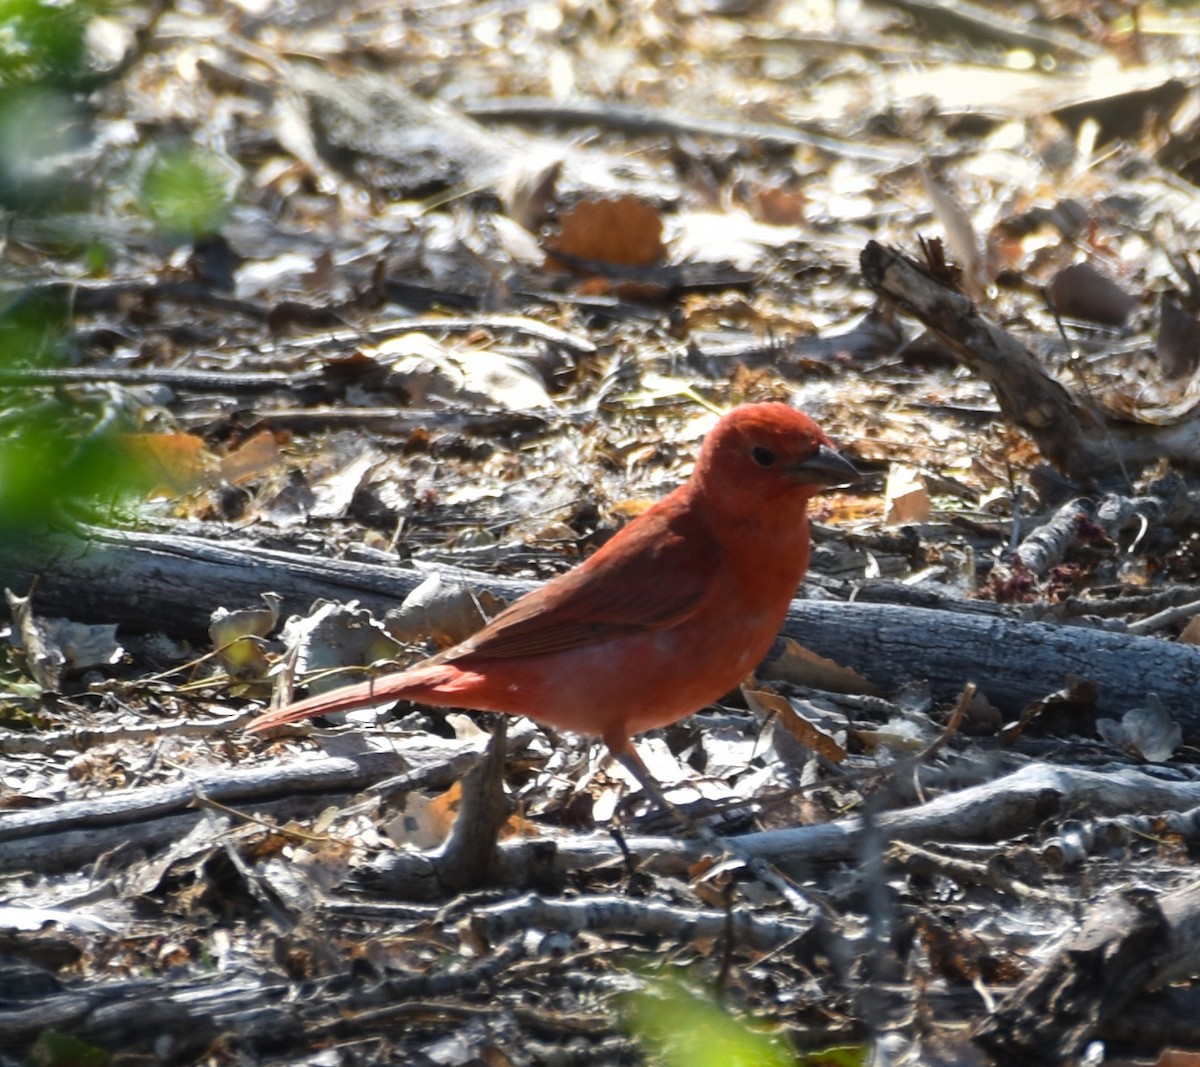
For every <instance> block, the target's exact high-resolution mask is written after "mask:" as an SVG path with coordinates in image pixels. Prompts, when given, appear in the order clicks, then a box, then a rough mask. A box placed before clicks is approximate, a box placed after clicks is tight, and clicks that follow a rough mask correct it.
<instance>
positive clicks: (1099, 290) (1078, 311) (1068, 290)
mask: <svg viewBox="0 0 1200 1067" xmlns="http://www.w3.org/2000/svg"><path fill="white" fill-rule="evenodd" d="M1046 295H1047V296H1048V297H1049V299H1050V305H1051V307H1053V308H1054V310H1055V311H1056V312H1057V313H1058V314H1059V315H1062V316H1063V317H1064V318H1068V319H1083V320H1084V321H1085V322H1098V323H1101V324H1102V325H1105V326H1123V325H1124V324H1125V322H1126V320H1127V319H1128V318H1129V317H1130V316H1131V315H1132V314H1133V313H1134V312H1135V311H1137V309H1138V302H1137V301H1136V300H1134V298H1133V297H1132V296H1130V295H1129V294H1128V293H1127V292H1125V290H1124V289H1122V288H1121V287H1120V286H1119V285H1117V283H1116V282H1114V281H1113V280H1112V279H1111V278H1108V277H1106V276H1105V275H1103V274H1101V273H1100V272H1099V271H1098V270H1097V269H1096V268H1095V267H1093V266H1092V265H1091V264H1090V263H1076V264H1074V265H1073V266H1070V267H1066V268H1065V269H1063V270H1060V271H1059V272H1058V273H1057V274H1056V275H1055V276H1054V278H1053V279H1052V280H1051V282H1050V284H1049V285H1048V286H1047V287H1046Z"/></svg>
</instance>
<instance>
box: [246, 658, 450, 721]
mask: <svg viewBox="0 0 1200 1067" xmlns="http://www.w3.org/2000/svg"><path fill="white" fill-rule="evenodd" d="M428 674H429V671H428V669H426V670H421V669H420V668H418V669H417V670H413V671H402V672H400V673H399V674H386V675H384V676H383V677H382V678H372V679H370V680H368V681H365V682H359V683H357V684H356V685H347V686H342V687H341V688H340V689H334V690H332V691H331V692H328V693H319V694H318V695H317V696H312V697H307V698H306V699H304V700H297V701H296V702H295V703H293V704H288V705H286V706H285V707H282V708H276V709H275V710H274V711H268V712H266V713H265V714H263V715H260V716H259V717H258V718H257V719H254V720H253V721H252V722H251V723H250V724H249V725H248V726H247V727H246V732H247V733H251V734H256V733H259V732H261V731H262V730H270V729H271V728H272V727H275V726H282V725H283V724H284V723H288V722H297V721H298V720H300V719H310V718H312V717H313V716H314V715H326V714H328V713H329V712H332V711H358V710H359V709H361V708H371V707H376V706H378V705H382V704H391V703H394V702H395V701H397V700H422V699H424V700H429V698H430V697H431V695H433V694H431V690H430V683H431V682H432V681H433V679H431V678H429V677H427V675H428Z"/></svg>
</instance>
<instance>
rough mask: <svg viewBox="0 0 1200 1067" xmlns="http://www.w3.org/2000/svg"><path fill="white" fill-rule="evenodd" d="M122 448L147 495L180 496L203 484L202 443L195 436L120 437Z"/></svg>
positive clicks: (168, 434) (126, 435) (145, 434)
mask: <svg viewBox="0 0 1200 1067" xmlns="http://www.w3.org/2000/svg"><path fill="white" fill-rule="evenodd" d="M121 446H122V447H123V448H124V449H125V452H126V454H127V455H128V456H129V460H130V463H131V464H133V468H134V471H135V478H136V481H137V482H138V484H139V485H145V486H146V488H147V490H148V495H160V496H161V495H168V496H182V495H183V494H184V493H187V492H190V491H191V490H192V489H195V488H196V486H198V485H199V484H200V483H201V482H202V481H203V480H204V469H205V451H204V441H203V440H201V439H200V438H199V437H196V436H195V435H194V434H190V433H130V434H122V435H121Z"/></svg>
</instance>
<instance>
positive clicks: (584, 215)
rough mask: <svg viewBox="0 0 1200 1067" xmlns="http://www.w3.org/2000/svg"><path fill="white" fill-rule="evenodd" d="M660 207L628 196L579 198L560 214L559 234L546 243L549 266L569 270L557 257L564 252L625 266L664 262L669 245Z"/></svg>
mask: <svg viewBox="0 0 1200 1067" xmlns="http://www.w3.org/2000/svg"><path fill="white" fill-rule="evenodd" d="M662 231H663V224H662V218H661V216H660V215H659V213H658V210H657V208H654V207H651V206H650V205H649V204H647V203H646V202H645V201H643V200H641V199H640V198H638V197H636V196H633V195H628V196H623V197H621V198H620V199H618V200H580V201H579V203H577V204H576V205H575V206H574V207H573V208H572V209H571V210H570V211H568V212H566V213H565V214H564V215H562V216H560V218H559V224H558V234H557V235H555V236H553V237H551V238H550V239H548V240H547V242H546V249H547V251H548V252H549V253H550V255H549V256H548V257H547V259H546V266H547V267H548V268H550V269H556V270H567V269H569V268H568V267H567V266H566V265H564V264H563V263H561V262H560V261H559V260H556V259H555V258H554V255H553V253H555V252H563V253H565V254H566V255H569V256H574V257H576V258H577V259H591V260H597V261H599V262H602V263H612V264H614V265H617V266H623V267H649V266H653V265H654V264H655V263H660V262H662V259H663V257H664V256H665V255H666V251H667V250H666V246H665V245H664V244H663V240H662Z"/></svg>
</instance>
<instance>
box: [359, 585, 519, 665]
mask: <svg viewBox="0 0 1200 1067" xmlns="http://www.w3.org/2000/svg"><path fill="white" fill-rule="evenodd" d="M503 607H504V602H503V601H502V600H500V599H499V598H498V597H496V596H494V595H493V594H492V593H490V592H488V591H487V590H486V589H483V590H475V589H470V588H468V587H467V586H465V585H463V584H462V582H457V581H456V582H450V581H446V580H445V579H443V577H442V575H441V574H440V573H439V572H437V571H434V572H433V573H432V574H430V575H429V576H428V577H427V578H426V579H425V580H424V581H423V582H422V583H421V584H420V585H418V586H417V587H416V589H414V590H413V591H412V592H411V593H409V594H408V596H406V597H405V598H404V603H402V604H401V605H400V606H399V607H398V608H393V609H392V610H391V611H389V612H388V613H387V615H385V616H384V623H383V625H384V627H385V628H386V629H387V632H388V633H389V634H391V636H392V637H394V638H395V639H396V640H397V641H400V642H407V643H411V642H415V641H423V640H427V639H428V640H432V641H433V642H434V643H435V644H437V646H438V647H439V648H449V647H450V646H451V645H457V644H458V643H459V642H460V641H465V640H466V639H467V638H468V637H470V636H471V634H473V633H474V632H475V631H476V630H478V629H479V628H480V627H481V626H483V625H484V623H486V622H487V621H488V619H490V618H491V617H492V616H493V615H496V614H497V613H498V612H499V611H500V610H501V609H502V608H503Z"/></svg>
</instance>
